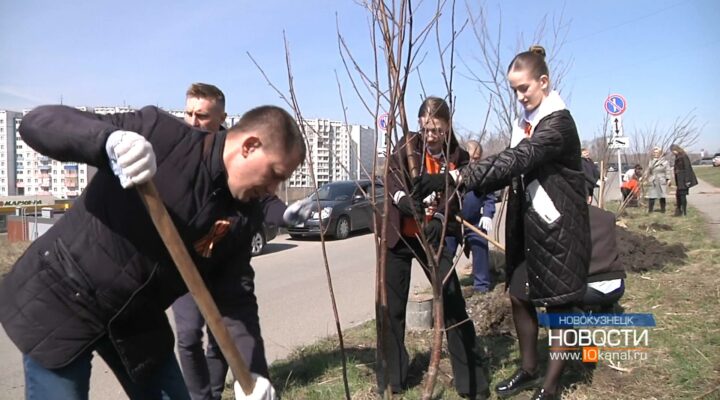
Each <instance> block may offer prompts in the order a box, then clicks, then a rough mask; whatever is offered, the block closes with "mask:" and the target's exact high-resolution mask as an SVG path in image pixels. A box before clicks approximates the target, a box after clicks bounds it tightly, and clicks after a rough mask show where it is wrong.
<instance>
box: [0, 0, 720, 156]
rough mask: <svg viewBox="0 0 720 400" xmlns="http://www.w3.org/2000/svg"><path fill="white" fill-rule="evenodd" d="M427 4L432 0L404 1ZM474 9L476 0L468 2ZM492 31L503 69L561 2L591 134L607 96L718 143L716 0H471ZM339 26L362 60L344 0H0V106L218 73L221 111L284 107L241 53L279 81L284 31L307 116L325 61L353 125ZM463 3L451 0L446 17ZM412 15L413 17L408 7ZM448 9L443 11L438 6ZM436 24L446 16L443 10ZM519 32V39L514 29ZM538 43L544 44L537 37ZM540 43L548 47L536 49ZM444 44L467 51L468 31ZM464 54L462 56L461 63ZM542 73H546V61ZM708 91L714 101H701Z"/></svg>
mask: <svg viewBox="0 0 720 400" xmlns="http://www.w3.org/2000/svg"><path fill="white" fill-rule="evenodd" d="M414 3H417V4H423V6H424V7H426V8H427V7H434V3H435V2H433V1H429V0H425V1H424V2H420V1H415V2H414ZM470 4H471V6H470V7H471V8H472V9H474V10H477V9H478V7H480V3H479V2H477V1H475V0H470ZM483 4H484V6H485V10H486V12H487V15H488V22H489V24H490V26H491V29H492V30H498V29H499V28H498V27H499V23H500V21H502V29H501V32H502V42H501V52H502V54H503V56H504V58H505V60H504V61H503V67H504V68H505V66H506V65H507V63H509V61H510V59H511V58H512V56H513V55H514V53H515V52H516V50H517V49H518V48H520V47H519V46H522V48H523V49H524V48H525V47H527V45H529V44H531V43H529V42H528V40H529V38H531V37H532V34H533V31H534V30H535V28H536V27H537V25H538V23H539V22H540V21H541V19H542V18H543V17H544V16H546V15H547V16H549V17H551V18H552V17H557V16H558V15H559V14H560V13H561V12H562V13H563V15H564V18H565V22H566V23H567V31H566V34H567V39H566V43H565V45H564V46H563V47H562V48H561V50H560V52H559V54H558V57H559V59H561V60H563V61H566V62H571V67H570V69H569V70H568V72H567V74H566V76H565V77H564V84H563V87H562V89H563V92H562V95H563V97H565V98H566V99H567V100H568V101H567V102H568V107H569V109H570V110H571V112H572V113H573V115H574V117H575V120H576V122H577V124H578V128H579V131H580V136H581V137H582V138H583V139H591V138H592V137H593V136H594V135H595V134H596V133H598V131H599V130H600V127H601V124H602V120H603V117H604V115H605V111H604V109H603V102H604V100H605V98H606V97H607V95H608V94H610V93H620V94H622V95H624V96H625V98H626V99H627V102H628V110H627V112H626V113H625V115H624V116H623V117H624V124H625V131H626V133H627V134H630V135H632V133H633V132H634V131H635V130H636V129H644V128H648V127H652V126H658V127H660V128H663V127H668V126H669V125H670V124H671V123H672V122H673V120H674V119H675V118H677V117H681V116H684V115H686V114H687V113H689V112H693V113H694V114H695V115H696V116H697V119H698V124H699V125H700V126H701V127H702V133H701V136H700V139H699V141H698V143H697V144H696V145H694V146H692V149H693V150H699V149H701V148H704V149H706V150H707V151H709V152H716V151H720V123H718V122H717V120H716V119H714V117H715V115H716V114H717V112H716V111H715V108H716V107H717V105H716V100H717V99H715V97H714V96H716V95H717V93H718V92H720V84H718V77H717V72H716V71H717V70H718V66H720V28H719V27H718V21H720V2H718V1H716V0H688V1H673V0H668V1H662V0H652V1H651V0H634V1H624V2H616V3H612V2H600V1H593V2H586V1H554V0H545V1H530V0H527V1H526V0H523V1H505V2H502V4H501V3H500V2H497V1H488V2H486V3H483ZM336 14H337V20H338V21H339V22H338V23H339V26H340V30H341V31H342V33H343V35H345V36H346V39H347V41H348V43H349V45H350V47H351V48H352V50H353V52H354V53H355V54H356V55H357V57H358V58H359V60H360V61H361V63H363V66H364V67H365V68H367V69H368V70H369V69H370V65H371V61H372V58H371V57H372V49H371V45H370V42H369V34H368V19H367V18H368V17H367V13H366V12H365V11H364V10H363V9H362V8H361V7H359V6H358V5H357V4H356V2H355V1H352V0H304V1H294V0H292V1H291V0H284V1H279V0H267V1H262V2H258V1H226V2H223V1H219V0H218V1H206V2H188V1H164V0H161V1H136V0H127V1H123V2H103V1H74V2H58V1H49V0H47V1H46V0H26V1H22V2H11V1H3V2H0V108H3V109H12V110H21V109H23V108H31V107H34V106H37V105H40V104H46V103H59V102H60V99H61V98H62V100H63V102H64V103H65V104H69V105H87V106H93V105H95V106H97V105H108V106H109V105H123V104H127V105H131V106H134V107H140V106H143V105H146V104H156V105H159V106H161V107H165V108H172V109H180V108H182V106H183V103H184V92H185V89H186V88H187V86H188V85H189V83H191V82H196V81H202V82H208V83H213V84H216V85H218V86H219V87H220V88H221V89H223V91H224V92H225V94H226V96H227V99H228V102H227V110H228V112H229V113H233V114H235V113H242V112H243V111H245V110H247V109H249V108H251V107H253V106H256V105H259V104H268V103H269V104H279V105H283V103H282V102H281V100H279V98H278V96H277V94H276V93H275V92H274V91H273V90H272V89H271V88H270V87H268V85H267V84H266V83H265V81H264V80H263V78H262V76H261V75H260V73H259V72H258V70H257V69H256V67H255V66H254V65H253V64H252V62H251V61H250V59H249V57H248V56H247V54H246V53H247V52H249V53H251V54H252V56H253V57H254V58H255V59H256V60H257V61H258V62H259V63H260V64H261V65H262V66H263V68H264V69H265V72H266V73H267V74H268V75H269V76H270V78H271V79H272V80H273V82H274V83H275V84H276V85H278V86H279V87H280V88H283V89H284V88H286V87H287V79H286V72H285V59H284V49H283V41H282V32H283V30H284V31H285V32H286V35H287V38H288V40H289V43H290V51H291V57H292V65H293V73H294V78H295V84H296V91H297V93H298V96H299V101H300V106H301V108H302V110H303V114H304V115H305V116H306V117H323V118H331V119H338V120H342V119H343V113H342V108H341V106H340V100H339V95H338V89H337V83H336V80H335V71H337V73H338V75H339V76H340V77H341V79H340V81H341V85H342V86H343V96H344V100H345V103H346V107H347V108H348V110H347V112H348V120H349V121H350V122H352V123H362V124H369V125H374V121H373V119H372V117H370V116H369V114H368V113H367V112H366V111H365V110H364V108H363V107H362V106H361V105H360V102H359V101H358V100H357V97H356V95H355V94H354V92H353V91H352V89H351V88H350V86H349V84H348V80H347V78H346V74H345V71H344V69H343V66H342V61H341V59H340V56H339V52H338V45H337V37H336ZM464 14H465V3H464V2H461V1H459V2H458V15H459V16H458V20H460V19H464V18H465V16H464ZM422 15H423V13H422V12H421V13H420V15H419V16H418V20H420V19H421V16H422ZM445 17H447V15H446V16H445ZM443 24H444V25H443V27H445V28H447V27H448V25H447V18H445V19H444V20H443ZM521 35H522V37H524V38H525V40H524V41H523V40H519V38H520V37H521ZM541 44H543V45H545V46H546V48H547V47H549V45H550V44H549V43H541ZM425 46H426V48H427V56H426V60H425V62H424V63H423V65H422V66H421V72H422V82H423V84H424V86H425V89H426V91H427V92H428V94H437V95H441V96H442V95H445V93H446V91H445V87H444V83H443V80H442V77H441V70H440V68H439V67H438V63H437V48H436V45H435V39H434V37H433V36H431V37H430V39H429V40H428V42H427V43H426V44H425ZM548 51H549V52H550V51H552V49H550V48H548ZM457 52H458V54H459V56H460V57H463V59H466V60H471V59H472V58H473V57H474V56H477V55H478V46H477V42H476V41H475V40H474V38H473V37H472V34H471V32H470V31H469V30H466V31H464V32H462V33H461V37H460V38H459V39H458V42H457ZM471 65H472V64H471ZM457 72H458V73H457V74H456V75H455V83H454V87H455V95H456V98H457V102H456V114H455V124H456V126H458V127H460V128H461V132H462V131H479V130H480V129H481V128H482V126H483V120H484V115H485V110H486V109H487V105H486V98H487V93H486V92H485V91H483V90H482V89H481V88H479V87H478V85H477V84H476V83H474V82H472V81H470V80H468V79H466V78H464V77H463V76H462V75H466V69H465V67H464V66H463V65H460V64H458V66H457ZM551 74H552V71H551ZM419 97H420V89H419V85H418V80H417V78H416V77H414V78H413V79H412V80H411V85H410V88H409V90H408V93H407V98H408V108H409V109H408V113H409V114H411V115H412V114H414V113H415V110H416V109H417V107H418V105H419V100H418V99H419ZM713 99H715V100H713Z"/></svg>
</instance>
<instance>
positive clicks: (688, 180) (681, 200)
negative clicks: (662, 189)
mask: <svg viewBox="0 0 720 400" xmlns="http://www.w3.org/2000/svg"><path fill="white" fill-rule="evenodd" d="M670 151H672V153H673V155H674V156H675V166H674V167H673V170H674V172H675V186H676V189H677V190H675V200H676V202H675V215H674V216H675V217H680V216H684V215H687V195H688V194H689V193H690V188H691V187H693V186H695V185H697V183H698V181H697V178H696V177H695V172H694V171H693V169H692V165H690V158H689V157H688V155H687V153H685V150H683V148H682V147H680V146H678V145H676V144H673V145H672V146H670Z"/></svg>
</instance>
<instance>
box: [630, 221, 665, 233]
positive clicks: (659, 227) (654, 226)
mask: <svg viewBox="0 0 720 400" xmlns="http://www.w3.org/2000/svg"><path fill="white" fill-rule="evenodd" d="M638 228H640V229H642V230H644V231H645V232H650V231H671V230H673V227H672V226H670V225H668V224H661V223H659V222H651V223H650V224H649V225H647V224H640V225H638Z"/></svg>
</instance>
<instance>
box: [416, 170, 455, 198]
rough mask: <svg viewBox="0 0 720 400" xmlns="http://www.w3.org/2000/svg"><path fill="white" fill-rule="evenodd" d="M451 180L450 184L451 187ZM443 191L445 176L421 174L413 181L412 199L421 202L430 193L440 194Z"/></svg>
mask: <svg viewBox="0 0 720 400" xmlns="http://www.w3.org/2000/svg"><path fill="white" fill-rule="evenodd" d="M452 183H453V182H452V178H450V184H451V185H452ZM444 190H445V174H427V173H423V174H422V175H420V176H417V177H415V179H413V197H415V199H417V200H420V201H422V199H424V198H426V197H427V196H429V195H430V194H431V193H432V192H442V191H444Z"/></svg>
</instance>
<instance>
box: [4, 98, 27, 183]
mask: <svg viewBox="0 0 720 400" xmlns="http://www.w3.org/2000/svg"><path fill="white" fill-rule="evenodd" d="M21 117H22V113H21V112H17V111H10V110H0V196H13V195H15V194H17V193H16V190H15V184H16V183H15V179H16V174H15V167H14V166H15V132H16V126H17V123H16V120H19V119H20V118H21Z"/></svg>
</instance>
